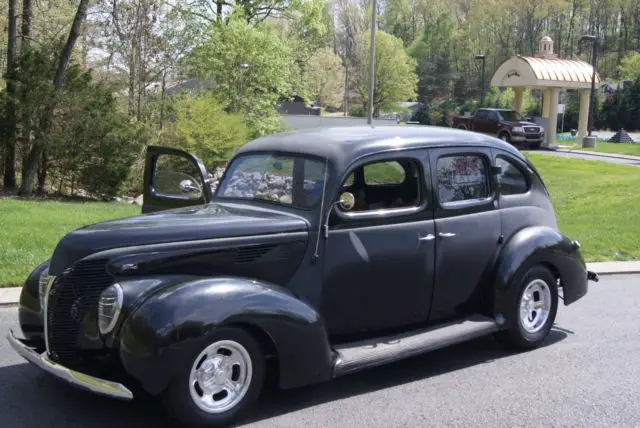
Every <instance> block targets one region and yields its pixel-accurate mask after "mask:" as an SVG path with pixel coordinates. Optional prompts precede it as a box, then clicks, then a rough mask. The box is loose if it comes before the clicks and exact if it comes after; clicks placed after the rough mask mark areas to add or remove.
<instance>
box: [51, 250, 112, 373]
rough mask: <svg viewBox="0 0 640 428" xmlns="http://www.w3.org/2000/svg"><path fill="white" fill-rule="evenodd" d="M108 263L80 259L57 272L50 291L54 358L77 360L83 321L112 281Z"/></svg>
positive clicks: (69, 361)
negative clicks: (107, 269) (58, 274)
mask: <svg viewBox="0 0 640 428" xmlns="http://www.w3.org/2000/svg"><path fill="white" fill-rule="evenodd" d="M105 264H106V260H90V261H81V262H78V263H76V264H75V265H73V266H71V267H70V268H68V269H66V270H65V271H64V272H63V273H62V274H61V275H60V276H58V277H57V278H56V280H55V281H54V283H53V285H52V287H51V290H50V291H49V295H48V301H47V343H48V345H49V354H50V356H51V358H52V359H53V360H54V361H57V362H59V363H60V364H63V365H71V366H72V365H73V364H74V362H75V361H76V357H77V342H78V339H79V337H80V335H81V334H82V331H81V326H82V323H83V322H84V319H85V317H86V316H87V315H88V314H89V313H90V311H92V310H93V311H95V309H96V307H97V303H98V299H99V297H100V293H102V291H103V290H104V289H105V288H107V287H108V286H109V285H111V283H112V282H113V279H112V277H111V276H110V275H109V274H108V273H107V272H106V269H105ZM96 329H97V327H96Z"/></svg>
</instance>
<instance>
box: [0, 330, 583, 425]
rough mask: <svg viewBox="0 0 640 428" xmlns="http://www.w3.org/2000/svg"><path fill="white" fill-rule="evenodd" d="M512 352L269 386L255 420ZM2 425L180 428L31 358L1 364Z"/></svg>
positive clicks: (448, 354)
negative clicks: (56, 374) (71, 382)
mask: <svg viewBox="0 0 640 428" xmlns="http://www.w3.org/2000/svg"><path fill="white" fill-rule="evenodd" d="M568 333H569V334H571V332H570V331H567V330H564V329H560V328H556V327H554V329H553V330H552V331H551V333H550V334H549V337H548V338H547V340H546V342H545V344H544V345H543V346H549V345H552V344H554V343H557V342H560V341H562V340H563V339H565V338H566V337H567V334H568ZM511 355H514V353H513V352H509V351H506V350H504V349H503V348H502V347H501V346H500V345H499V344H497V343H496V342H495V341H494V340H493V339H492V338H491V337H484V338H480V339H476V340H473V341H470V342H467V343H463V344H460V345H454V346H451V347H448V348H445V349H441V350H438V351H433V352H430V353H428V354H425V355H421V356H418V357H413V358H410V359H407V360H404V361H401V362H398V363H393V364H389V365H386V366H382V367H378V368H375V369H371V370H367V371H363V372H360V373H355V374H352V375H349V376H345V377H343V378H338V379H336V380H334V381H331V382H327V383H323V384H319V385H313V386H308V387H303V388H297V389H294V390H287V391H281V390H278V389H277V387H275V386H268V387H267V388H266V389H265V391H264V394H263V395H262V398H261V399H260V401H259V402H258V404H257V406H256V408H255V410H254V412H253V415H252V417H251V418H250V419H248V420H245V421H243V424H245V425H247V424H250V423H251V422H256V421H260V420H263V419H268V418H271V417H274V416H278V415H282V414H285V413H288V412H293V411H296V410H301V409H305V408H310V407H313V406H317V405H320V404H323V403H327V402H331V401H335V400H341V399H345V398H349V397H351V396H356V395H360V394H366V393H369V392H373V391H377V390H381V389H385V388H388V387H394V386H398V385H402V384H405V383H410V382H415V381H419V380H422V379H427V378H429V377H433V376H438V375H441V374H445V373H448V372H452V371H455V370H460V369H464V368H466V367H471V366H474V365H477V364H483V363H489V362H492V361H495V360H499V359H501V358H504V357H509V356H511ZM0 385H1V387H0V425H1V426H3V427H11V428H17V427H24V428H36V427H37V428H40V427H42V426H64V427H65V428H66V427H74V426H77V427H88V426H90V427H92V428H102V427H105V428H106V427H110V428H111V427H115V426H120V427H123V428H125V427H134V426H143V427H144V426H154V427H158V428H164V427H179V426H181V425H180V424H178V423H176V422H173V421H172V420H170V419H169V418H168V417H167V416H166V414H165V413H164V411H163V409H162V408H161V404H160V403H159V402H158V401H134V402H122V401H115V400H110V399H105V398H102V397H97V396H95V395H92V394H90V393H86V392H84V391H80V390H77V389H75V388H73V387H71V386H68V385H66V384H64V383H63V382H60V381H58V380H57V379H54V378H53V377H51V376H49V375H47V374H45V373H42V372H40V371H39V370H38V369H36V368H35V367H32V366H31V365H29V364H28V363H24V364H18V365H13V366H6V367H0Z"/></svg>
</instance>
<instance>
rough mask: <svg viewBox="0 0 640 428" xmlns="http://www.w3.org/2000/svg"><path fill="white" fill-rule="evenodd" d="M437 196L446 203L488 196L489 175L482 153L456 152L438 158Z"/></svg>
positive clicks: (444, 204) (441, 201) (442, 202)
mask: <svg viewBox="0 0 640 428" xmlns="http://www.w3.org/2000/svg"><path fill="white" fill-rule="evenodd" d="M436 168H437V169H436V171H437V181H438V183H437V186H438V198H439V200H440V203H441V204H442V205H443V206H446V204H450V203H454V202H460V201H469V200H475V199H485V198H487V197H489V194H490V193H489V192H490V186H489V175H488V173H487V164H486V162H485V158H484V156H482V155H475V154H459V155H458V154H456V155H446V156H442V157H440V158H439V159H438V163H437V167H436Z"/></svg>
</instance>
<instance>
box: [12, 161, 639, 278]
mask: <svg viewBox="0 0 640 428" xmlns="http://www.w3.org/2000/svg"><path fill="white" fill-rule="evenodd" d="M527 156H528V157H529V158H530V159H531V160H532V162H533V163H534V164H535V165H536V168H537V169H538V170H539V172H540V174H541V175H542V178H543V180H544V181H545V184H546V185H547V187H548V188H549V191H550V193H551V197H552V199H553V203H554V206H555V208H556V212H557V214H558V222H559V226H560V228H561V230H562V232H563V233H565V234H566V235H568V236H570V237H571V238H573V239H577V240H579V241H580V242H581V244H582V251H583V254H584V256H585V258H586V259H587V260H588V261H605V260H631V259H636V260H640V197H638V191H639V190H640V168H636V167H630V166H623V165H613V164H607V163H604V162H598V161H584V160H577V159H567V158H554V157H550V156H544V155H536V154H528V155H527ZM384 172H387V171H384ZM138 213H140V208H139V207H138V206H135V205H126V204H122V203H97V202H87V203H76V202H53V201H51V202H37V201H28V202H27V201H16V200H8V199H5V200H0V219H1V221H2V228H0V243H1V244H0V245H1V246H0V287H1V286H11V285H19V284H21V283H22V282H23V281H24V280H25V278H26V276H27V275H28V274H29V272H30V271H31V269H33V268H34V267H35V266H37V265H38V264H39V263H40V262H42V261H44V260H46V259H47V258H49V257H50V255H51V253H52V251H53V249H54V248H55V246H56V244H57V242H58V240H59V239H60V238H62V237H63V236H64V235H65V234H66V233H67V232H69V231H71V230H74V229H76V228H78V227H81V226H84V225H86V224H91V223H96V222H99V221H102V220H107V219H114V218H120V217H126V216H130V215H136V214H138Z"/></svg>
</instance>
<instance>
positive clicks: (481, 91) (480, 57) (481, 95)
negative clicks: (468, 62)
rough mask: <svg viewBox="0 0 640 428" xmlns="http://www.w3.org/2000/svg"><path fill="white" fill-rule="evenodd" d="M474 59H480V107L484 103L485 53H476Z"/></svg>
mask: <svg viewBox="0 0 640 428" xmlns="http://www.w3.org/2000/svg"><path fill="white" fill-rule="evenodd" d="M476 59H480V60H482V78H481V80H482V87H481V88H480V107H482V106H483V105H484V69H485V64H486V56H485V55H481V54H477V55H476Z"/></svg>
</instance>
